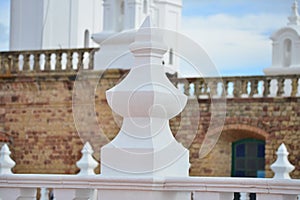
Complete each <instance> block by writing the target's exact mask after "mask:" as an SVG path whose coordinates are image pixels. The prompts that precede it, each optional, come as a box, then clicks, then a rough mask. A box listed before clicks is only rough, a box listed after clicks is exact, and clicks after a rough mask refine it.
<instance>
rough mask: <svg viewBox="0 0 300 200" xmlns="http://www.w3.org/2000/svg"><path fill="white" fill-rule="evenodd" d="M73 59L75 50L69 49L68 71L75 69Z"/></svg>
mask: <svg viewBox="0 0 300 200" xmlns="http://www.w3.org/2000/svg"><path fill="white" fill-rule="evenodd" d="M72 61H73V52H71V51H70V50H68V52H67V64H66V70H67V71H71V70H72V69H73V67H72Z"/></svg>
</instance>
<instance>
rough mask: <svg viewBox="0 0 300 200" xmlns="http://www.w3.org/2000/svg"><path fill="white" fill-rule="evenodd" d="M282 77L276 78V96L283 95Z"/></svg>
mask: <svg viewBox="0 0 300 200" xmlns="http://www.w3.org/2000/svg"><path fill="white" fill-rule="evenodd" d="M284 81H285V80H284V79H283V78H278V79H277V87H278V89H277V96H278V97H281V96H282V95H284Z"/></svg>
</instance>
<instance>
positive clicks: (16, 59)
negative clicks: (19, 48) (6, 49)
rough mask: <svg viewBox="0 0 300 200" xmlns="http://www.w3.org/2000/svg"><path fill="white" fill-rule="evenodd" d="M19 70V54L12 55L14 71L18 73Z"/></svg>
mask: <svg viewBox="0 0 300 200" xmlns="http://www.w3.org/2000/svg"><path fill="white" fill-rule="evenodd" d="M18 71H19V54H14V55H12V68H11V72H12V73H17V72H18Z"/></svg>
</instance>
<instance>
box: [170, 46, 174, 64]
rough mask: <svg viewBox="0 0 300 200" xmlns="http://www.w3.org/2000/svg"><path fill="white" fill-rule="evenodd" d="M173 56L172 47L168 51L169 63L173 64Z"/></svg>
mask: <svg viewBox="0 0 300 200" xmlns="http://www.w3.org/2000/svg"><path fill="white" fill-rule="evenodd" d="M173 57H174V55H173V49H170V51H169V64H170V65H173V63H174V62H173V59H174V58H173Z"/></svg>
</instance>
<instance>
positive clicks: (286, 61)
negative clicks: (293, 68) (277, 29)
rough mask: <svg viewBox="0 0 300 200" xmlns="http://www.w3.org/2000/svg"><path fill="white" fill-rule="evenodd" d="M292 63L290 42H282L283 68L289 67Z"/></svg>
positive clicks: (287, 40) (288, 40)
mask: <svg viewBox="0 0 300 200" xmlns="http://www.w3.org/2000/svg"><path fill="white" fill-rule="evenodd" d="M291 63H292V41H291V40H290V39H286V40H284V43H283V66H284V67H289V66H290V65H291Z"/></svg>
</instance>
